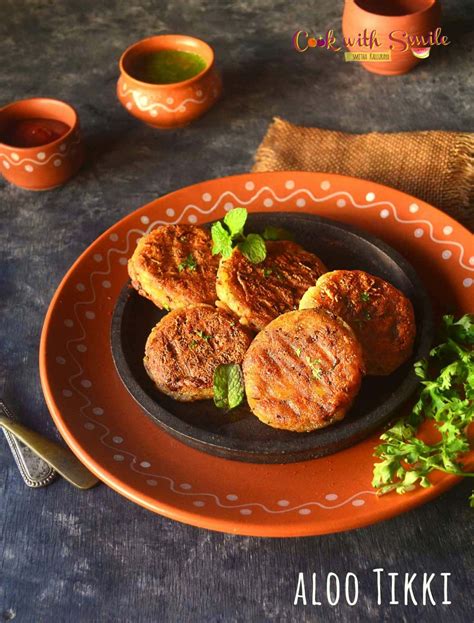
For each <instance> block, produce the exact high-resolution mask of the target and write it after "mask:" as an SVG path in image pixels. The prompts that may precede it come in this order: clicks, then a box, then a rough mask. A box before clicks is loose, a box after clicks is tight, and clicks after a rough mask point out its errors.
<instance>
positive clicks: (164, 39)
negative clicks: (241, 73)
mask: <svg viewBox="0 0 474 623" xmlns="http://www.w3.org/2000/svg"><path fill="white" fill-rule="evenodd" d="M159 50H180V51H182V52H193V53H195V54H199V56H201V57H202V58H203V59H204V60H205V62H206V67H205V69H203V71H201V72H200V73H199V74H197V75H196V76H194V77H193V78H190V79H189V80H183V81H182V82H175V83H172V84H150V83H147V82H142V81H140V80H138V79H136V78H134V77H133V65H134V62H135V61H136V59H137V58H138V57H140V56H142V55H144V54H147V53H150V52H157V51H159ZM221 90H222V83H221V79H220V76H219V74H218V73H217V71H216V69H215V67H214V51H213V50H212V48H211V47H210V46H209V45H208V44H207V43H205V42H204V41H201V40H200V39H195V38H194V37H188V36H187V35H158V36H156V37H150V38H149V39H143V40H142V41H139V42H138V43H135V44H134V45H132V46H131V47H129V48H128V49H127V50H126V51H125V52H124V53H123V55H122V57H121V59H120V78H119V80H118V82H117V96H118V98H119V100H120V103H121V104H122V106H124V107H125V108H126V110H127V111H128V112H129V113H130V114H131V115H133V116H134V117H136V118H137V119H140V121H144V122H145V123H147V124H148V125H151V126H153V127H155V128H162V129H168V128H176V127H181V126H184V125H187V124H188V123H191V121H194V120H195V119H197V118H198V117H200V116H201V115H202V114H204V113H205V112H206V111H207V110H209V108H211V106H213V104H214V103H215V102H216V100H217V99H218V98H219V96H220V94H221Z"/></svg>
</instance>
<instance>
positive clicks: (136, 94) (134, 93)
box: [122, 89, 208, 112]
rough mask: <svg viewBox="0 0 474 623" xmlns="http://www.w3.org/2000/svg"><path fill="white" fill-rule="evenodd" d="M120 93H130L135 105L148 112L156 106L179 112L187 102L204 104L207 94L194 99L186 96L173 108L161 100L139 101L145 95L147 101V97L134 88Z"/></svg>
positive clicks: (167, 110)
mask: <svg viewBox="0 0 474 623" xmlns="http://www.w3.org/2000/svg"><path fill="white" fill-rule="evenodd" d="M122 93H123V95H129V94H131V95H132V97H133V101H134V102H135V105H136V107H137V108H138V109H139V110H141V111H142V112H148V111H149V110H155V109H156V108H162V109H163V110H166V112H178V111H179V112H181V111H180V109H181V107H183V106H185V105H186V104H188V103H193V104H204V102H205V101H206V100H207V99H208V95H206V96H205V97H203V98H202V99H200V100H199V99H194V98H193V97H188V98H186V99H185V100H183V101H182V102H181V103H180V104H178V105H177V106H176V107H175V108H172V107H170V106H167V105H166V104H162V103H161V102H153V103H151V104H142V103H141V102H140V99H142V98H143V97H146V98H147V101H148V99H149V98H148V96H147V95H140V91H136V90H135V89H126V90H125V91H122Z"/></svg>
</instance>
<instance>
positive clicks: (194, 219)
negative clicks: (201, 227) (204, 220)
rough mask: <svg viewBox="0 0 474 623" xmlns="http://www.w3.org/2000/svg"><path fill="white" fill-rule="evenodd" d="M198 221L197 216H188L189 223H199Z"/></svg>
mask: <svg viewBox="0 0 474 623" xmlns="http://www.w3.org/2000/svg"><path fill="white" fill-rule="evenodd" d="M197 220H198V219H197V216H196V215H195V214H190V215H189V216H188V221H189V222H190V223H197Z"/></svg>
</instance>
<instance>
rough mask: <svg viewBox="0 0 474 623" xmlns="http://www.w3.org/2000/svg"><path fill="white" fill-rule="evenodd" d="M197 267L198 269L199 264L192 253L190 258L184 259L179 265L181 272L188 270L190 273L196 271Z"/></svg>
mask: <svg viewBox="0 0 474 623" xmlns="http://www.w3.org/2000/svg"><path fill="white" fill-rule="evenodd" d="M196 267H197V262H196V260H195V259H194V257H193V255H192V253H190V254H189V255H188V257H187V258H186V259H184V260H183V261H182V262H181V263H180V264H178V270H179V272H181V271H183V270H185V269H186V268H187V269H188V270H190V271H192V270H196Z"/></svg>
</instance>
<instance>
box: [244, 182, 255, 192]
mask: <svg viewBox="0 0 474 623" xmlns="http://www.w3.org/2000/svg"><path fill="white" fill-rule="evenodd" d="M254 188H255V184H254V183H253V182H245V190H253V189H254Z"/></svg>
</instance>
